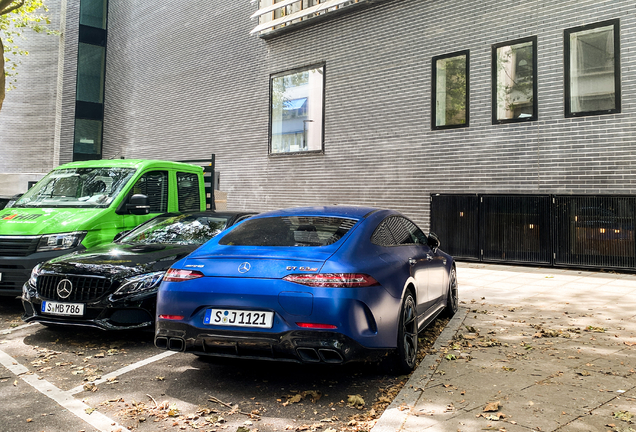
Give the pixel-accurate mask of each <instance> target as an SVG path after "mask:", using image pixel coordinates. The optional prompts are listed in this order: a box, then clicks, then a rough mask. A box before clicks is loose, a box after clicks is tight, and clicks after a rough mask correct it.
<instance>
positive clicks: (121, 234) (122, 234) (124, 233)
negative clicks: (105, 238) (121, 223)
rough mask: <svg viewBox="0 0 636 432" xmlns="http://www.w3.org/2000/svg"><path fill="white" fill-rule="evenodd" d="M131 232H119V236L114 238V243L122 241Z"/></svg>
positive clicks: (116, 235)
mask: <svg viewBox="0 0 636 432" xmlns="http://www.w3.org/2000/svg"><path fill="white" fill-rule="evenodd" d="M130 231H131V230H128V231H122V232H119V233H117V234H115V237H114V238H113V242H118V241H119V240H121V239H122V238H123V237H124V236H125V235H126V234H128V233H129V232H130Z"/></svg>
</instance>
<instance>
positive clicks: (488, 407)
mask: <svg viewBox="0 0 636 432" xmlns="http://www.w3.org/2000/svg"><path fill="white" fill-rule="evenodd" d="M500 405H501V401H497V402H490V403H489V404H487V405H486V406H485V407H484V412H494V411H499V406H500Z"/></svg>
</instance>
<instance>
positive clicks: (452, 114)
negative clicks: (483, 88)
mask: <svg viewBox="0 0 636 432" xmlns="http://www.w3.org/2000/svg"><path fill="white" fill-rule="evenodd" d="M467 59H468V53H465V54H460V55H452V56H443V57H436V58H434V59H433V80H434V81H433V84H434V86H435V107H434V123H433V124H434V127H438V128H441V127H446V126H449V127H453V126H467V125H468V110H467V105H468V103H467V102H468V80H467V78H468V69H467V67H468V61H467Z"/></svg>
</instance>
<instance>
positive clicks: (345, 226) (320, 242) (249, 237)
mask: <svg viewBox="0 0 636 432" xmlns="http://www.w3.org/2000/svg"><path fill="white" fill-rule="evenodd" d="M356 222H357V220H355V219H347V218H339V217H324V216H279V217H269V218H258V219H249V220H247V221H245V222H244V223H242V224H241V225H240V226H239V227H237V228H236V229H234V230H232V231H230V232H229V233H227V235H225V236H224V237H223V238H222V239H221V240H220V241H219V244H222V245H232V246H327V245H330V244H333V243H335V242H337V241H338V240H340V239H341V238H342V236H344V235H345V234H346V233H347V231H349V230H350V229H351V227H352V226H354V225H355V224H356Z"/></svg>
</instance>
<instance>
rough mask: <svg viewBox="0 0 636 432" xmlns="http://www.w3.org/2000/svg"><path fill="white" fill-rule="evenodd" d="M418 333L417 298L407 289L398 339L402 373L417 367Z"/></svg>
mask: <svg viewBox="0 0 636 432" xmlns="http://www.w3.org/2000/svg"><path fill="white" fill-rule="evenodd" d="M417 334H418V328H417V313H416V309H415V299H414V298H413V295H412V294H411V292H410V291H407V292H406V295H405V296H404V300H403V301H402V308H401V311H400V324H399V328H398V341H397V359H396V360H397V369H398V371H399V372H401V373H409V372H411V371H412V370H413V369H415V364H416V361H417Z"/></svg>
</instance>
